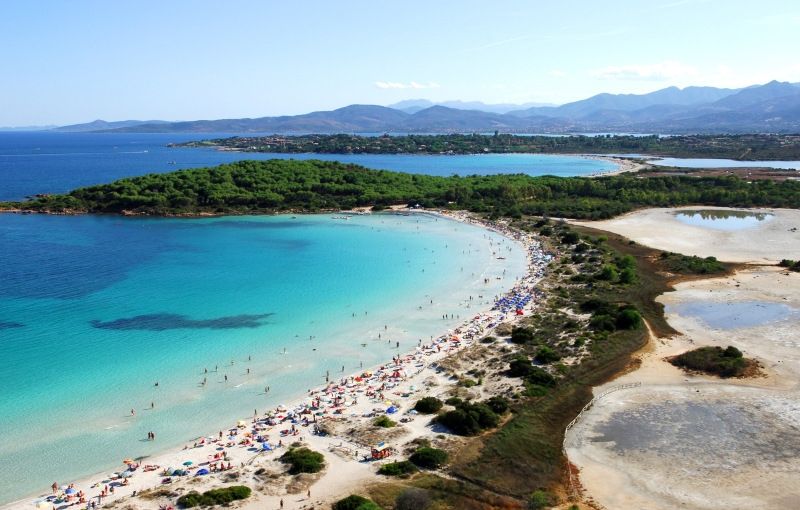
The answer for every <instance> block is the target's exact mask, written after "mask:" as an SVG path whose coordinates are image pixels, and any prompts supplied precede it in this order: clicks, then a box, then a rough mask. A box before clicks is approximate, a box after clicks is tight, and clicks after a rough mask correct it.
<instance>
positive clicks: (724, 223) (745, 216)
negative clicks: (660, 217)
mask: <svg viewBox="0 0 800 510" xmlns="http://www.w3.org/2000/svg"><path fill="white" fill-rule="evenodd" d="M773 216H774V215H772V214H770V213H760V212H752V211H736V210H726V211H723V210H719V209H700V210H696V211H690V210H684V211H679V212H677V213H675V218H676V219H677V220H678V221H680V222H681V223H685V224H687V225H692V226H695V227H705V228H713V229H715V230H726V231H735V230H743V229H746V228H753V227H757V226H759V225H761V224H763V223H764V222H766V221H769V220H771V219H772V218H773Z"/></svg>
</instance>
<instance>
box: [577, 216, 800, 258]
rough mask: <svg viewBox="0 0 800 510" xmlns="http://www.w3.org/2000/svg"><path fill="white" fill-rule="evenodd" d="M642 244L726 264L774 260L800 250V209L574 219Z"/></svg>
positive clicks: (792, 254)
mask: <svg viewBox="0 0 800 510" xmlns="http://www.w3.org/2000/svg"><path fill="white" fill-rule="evenodd" d="M574 223H576V224H578V225H586V226H590V227H593V228H597V229H600V230H607V231H609V232H614V233H617V234H620V235H623V236H625V237H627V238H628V239H632V240H634V241H636V242H637V243H639V244H643V245H645V246H650V247H653V248H658V249H661V250H666V251H674V252H677V253H682V254H684V255H697V256H699V257H708V256H714V257H717V258H718V259H720V260H724V261H726V262H742V263H752V264H763V263H774V262H777V261H780V260H781V259H784V258H788V259H791V258H797V257H798V256H799V255H798V254H800V210H796V209H752V210H750V209H731V208H725V207H698V206H690V207H676V208H656V209H642V210H639V211H634V212H631V213H628V214H625V215H622V216H620V217H618V218H614V219H611V220H604V221H576V222H574Z"/></svg>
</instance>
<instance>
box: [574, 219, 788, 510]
mask: <svg viewBox="0 0 800 510" xmlns="http://www.w3.org/2000/svg"><path fill="white" fill-rule="evenodd" d="M671 212H672V211H671V210H666V209H658V210H648V211H640V212H638V213H633V214H631V215H627V216H626V217H625V218H621V219H618V220H611V221H608V222H595V223H586V224H587V225H590V226H593V227H595V228H605V226H609V227H610V228H608V230H611V231H614V232H618V233H621V234H623V235H629V234H632V237H633V238H634V239H636V240H637V241H639V242H643V243H645V242H646V244H648V245H650V246H652V247H655V248H659V249H670V250H676V251H680V252H684V253H685V249H684V248H681V246H683V243H685V242H686V240H685V239H683V237H684V236H685V235H687V230H686V229H681V227H680V226H675V225H674V224H673V223H671V222H669V221H668V218H669V217H670V214H671ZM773 212H774V213H775V215H776V216H775V219H774V220H772V222H771V223H772V225H770V224H769V223H767V224H766V225H764V226H763V227H760V228H758V229H751V230H749V232H748V235H749V239H750V241H748V240H747V238H746V237H744V236H742V237H739V236H730V237H727V240H726V242H721V239H720V238H721V237H722V235H721V234H718V233H715V232H710V233H709V232H708V230H709V229H700V228H698V227H686V228H687V229H697V230H702V231H703V232H706V235H707V236H708V239H705V240H703V239H702V236H700V235H699V233H693V234H692V235H693V236H694V237H692V240H693V241H694V240H696V241H697V242H698V243H699V250H704V251H703V252H702V253H703V254H704V255H707V256H716V257H718V258H720V259H722V260H729V259H730V258H731V257H730V255H731V254H735V253H737V252H738V251H739V250H742V252H743V253H745V254H746V255H743V256H742V257H741V258H740V259H739V260H743V259H744V260H745V261H746V260H757V261H773V260H774V257H775V253H780V252H779V250H780V249H781V248H782V247H783V248H785V247H791V246H795V244H793V243H796V239H795V237H794V233H793V232H791V231H790V230H789V228H788V227H789V226H790V225H791V224H792V222H793V221H795V219H797V218H799V217H800V216H798V212H797V211H783V210H776V211H773ZM639 218H640V219H641V222H637V221H636V220H637V219H639ZM665 218H667V220H664V219H665ZM657 220H663V221H664V224H663V225H661V226H659V225H658V224H657ZM676 223H677V222H676ZM601 225H604V226H601ZM673 227H674V228H673ZM650 229H653V230H650ZM688 232H691V231H688ZM637 234H638V235H639V237H638V238H637ZM767 238H771V239H773V240H774V242H771V243H766V241H765V240H766V239H767ZM759 240H762V242H759ZM795 253H797V251H795ZM658 300H659V301H660V302H661V303H663V304H664V305H665V307H666V318H667V320H668V322H669V323H670V325H671V326H673V327H674V328H675V329H676V330H678V331H679V332H680V334H678V335H676V336H674V337H671V338H653V337H652V336H651V339H650V342H649V344H648V346H647V347H646V348H645V349H643V350H642V351H641V352H639V353H638V354H637V357H638V359H639V362H640V365H639V367H638V368H637V369H636V370H633V371H631V372H628V373H626V374H624V375H622V376H620V377H619V378H617V379H615V380H613V381H610V382H609V383H607V384H605V385H603V386H600V387H597V388H595V389H594V393H595V395H601V394H603V393H605V392H607V391H608V390H614V389H617V388H620V387H621V386H623V385H628V384H636V385H637V386H634V387H627V388H622V389H619V390H618V391H612V392H611V393H608V394H606V395H605V396H603V397H602V398H600V399H599V400H597V401H596V402H595V403H594V405H593V406H592V407H591V408H590V409H588V410H587V411H586V412H584V413H583V415H582V416H581V418H580V419H579V420H578V421H577V423H576V425H575V426H574V427H573V428H572V429H571V430H570V431H569V432H568V434H567V437H566V441H565V447H566V451H567V453H568V456H569V459H570V461H571V462H572V463H573V464H575V465H576V466H577V467H578V468H579V470H580V482H581V485H582V487H583V488H584V490H585V496H586V497H587V500H589V501H591V502H593V503H595V505H596V506H597V507H598V508H609V509H616V508H648V509H655V510H659V509H664V510H666V509H671V508H677V507H680V508H688V509H698V510H700V509H703V510H710V509H716V508H748V509H751V508H763V509H790V508H796V507H797V504H796V503H797V501H800V489H798V487H797V483H796V482H797V479H798V476H800V446H799V445H800V433H799V432H798V431H800V342H798V338H797V334H796V331H797V328H798V327H800V274H798V273H790V272H788V271H785V270H781V269H779V268H776V267H774V266H771V267H769V266H768V267H765V266H759V265H753V266H749V267H747V268H745V269H742V270H740V271H738V272H737V273H735V274H734V275H731V276H728V277H721V278H719V277H718V278H709V279H703V280H694V281H689V282H682V283H679V284H677V285H675V291H674V292H670V293H667V294H664V295H662V296H660V297H659V299H658ZM727 345H733V346H735V347H737V348H739V349H740V350H742V351H743V352H744V354H745V356H747V357H751V358H754V359H755V360H757V361H758V362H759V363H760V364H761V367H762V372H763V376H761V377H756V378H743V379H719V378H716V377H712V376H708V375H702V374H690V373H686V372H684V371H682V370H680V369H678V368H676V367H674V366H673V365H671V364H669V363H668V362H667V361H666V358H668V357H670V356H674V355H676V354H680V353H682V352H685V351H687V350H690V349H694V348H696V347H699V346H721V347H724V346H727Z"/></svg>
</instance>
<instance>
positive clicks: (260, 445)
mask: <svg viewBox="0 0 800 510" xmlns="http://www.w3.org/2000/svg"><path fill="white" fill-rule="evenodd" d="M447 216H449V217H454V218H455V219H457V220H459V221H463V222H468V223H476V224H479V225H480V226H482V227H484V228H488V229H491V230H494V231H495V232H498V233H500V234H502V235H503V236H505V237H506V238H508V239H512V240H514V241H517V242H519V243H521V244H522V245H523V246H524V247H525V251H526V257H527V271H526V274H525V275H524V276H522V277H521V278H518V279H517V281H516V282H515V284H514V285H513V287H512V288H511V289H510V290H508V291H507V292H506V293H505V294H503V295H502V296H496V297H495V299H494V300H493V305H492V307H491V309H490V310H488V311H484V312H479V313H475V314H471V317H470V318H469V319H468V320H466V321H464V322H463V323H462V324H461V325H460V326H459V327H457V328H455V329H453V330H450V331H448V332H447V333H446V334H444V335H441V336H439V337H432V338H431V340H430V341H429V342H423V341H422V340H420V341H419V342H418V344H417V346H416V348H415V349H414V350H413V351H412V352H409V353H406V354H398V355H396V356H393V357H392V360H391V362H388V363H386V364H383V365H381V366H379V367H377V368H375V369H374V370H362V371H359V372H358V373H356V374H353V375H349V376H343V377H341V378H338V379H337V380H331V378H330V373H329V372H328V374H327V375H326V384H325V385H324V386H323V387H320V388H316V389H309V390H308V392H307V395H306V397H305V398H304V399H303V401H301V402H298V403H297V404H295V405H292V406H284V405H280V406H277V407H276V408H274V409H272V410H270V411H267V412H265V413H262V414H259V413H258V411H257V410H256V411H254V415H253V417H252V419H249V420H239V421H238V422H237V423H236V425H235V426H233V427H231V428H229V429H227V430H220V431H219V432H218V433H217V434H214V435H210V436H206V437H200V438H197V439H196V440H195V441H193V443H191V444H188V445H186V446H185V447H184V448H183V452H184V453H185V454H186V456H187V457H189V460H187V461H185V462H184V463H183V465H181V466H178V467H177V468H173V467H165V468H162V467H161V466H159V465H146V466H140V465H139V463H136V462H133V461H130V459H126V460H128V461H130V462H126V463H125V465H126V469H125V470H123V471H121V472H118V473H114V475H113V476H110V477H108V478H104V479H102V480H99V481H97V482H96V483H94V484H92V485H91V487H90V488H91V489H93V490H94V492H95V495H94V496H93V497H91V498H90V497H88V496H87V494H86V493H85V492H84V491H83V490H77V489H75V487H74V485H69V486H65V487H62V488H60V487H59V486H58V485H57V484H55V483H54V484H53V487H52V488H53V494H52V495H50V496H48V497H47V498H44V499H40V500H39V501H38V502H37V503H36V505H37V508H65V507H69V506H72V505H84V504H85V508H87V509H91V508H96V507H97V506H98V505H101V504H102V503H103V501H104V499H105V500H108V499H109V498H110V497H111V496H114V495H117V496H119V492H121V491H120V490H119V489H121V488H123V487H126V486H128V485H129V479H130V478H132V477H134V476H136V475H137V474H139V473H148V472H153V471H156V472H158V478H157V480H158V482H155V479H154V484H158V483H160V484H163V485H167V484H172V483H174V482H175V481H177V480H179V479H183V478H185V477H195V476H208V475H211V474H212V473H215V472H220V471H226V470H230V469H234V468H235V467H237V466H236V465H234V463H233V462H234V461H233V457H234V455H232V452H234V451H235V450H237V449H241V450H240V454H239V455H236V456H235V457H237V458H238V459H244V458H249V459H250V460H249V461H247V462H251V461H252V460H253V459H255V458H256V456H262V455H270V454H271V453H273V452H275V451H277V450H281V449H283V448H284V440H286V441H287V442H289V443H293V442H296V441H298V440H301V438H302V437H303V436H309V435H324V434H327V433H328V428H327V427H326V426H325V425H324V424H325V422H326V421H327V420H339V419H371V418H373V417H375V416H377V415H385V414H390V415H391V414H395V413H399V412H401V409H403V407H404V401H405V400H406V399H408V398H409V397H411V396H412V394H414V393H418V392H419V388H417V387H415V386H414V385H411V386H408V385H406V387H405V389H404V390H403V391H399V387H400V386H401V383H403V382H404V381H407V380H408V379H409V378H412V377H414V376H415V375H417V374H418V373H420V372H422V371H423V370H425V369H426V368H427V367H429V366H431V365H432V364H434V363H435V362H436V361H438V360H439V359H441V358H442V357H444V356H447V355H449V354H450V353H453V352H455V351H458V350H460V349H462V348H464V347H466V346H469V345H471V344H472V343H473V342H474V341H475V340H476V339H479V338H482V337H483V336H486V335H487V334H489V332H490V331H491V330H492V329H493V328H494V327H496V326H498V325H500V324H502V323H504V322H508V321H509V320H513V319H514V318H515V317H517V316H518V315H521V314H523V313H524V311H525V310H528V311H530V310H531V309H532V308H533V307H535V305H536V302H537V300H538V299H539V298H540V297H541V292H540V291H539V290H538V289H537V288H536V284H537V283H538V282H539V280H541V278H542V277H543V276H544V273H545V269H546V267H547V265H548V264H549V263H550V262H551V261H552V260H553V254H550V253H547V252H546V251H545V250H544V249H543V248H542V245H541V244H540V243H539V242H538V241H537V240H536V239H535V238H534V237H533V236H532V235H530V234H528V233H525V232H520V231H517V230H514V229H511V228H509V227H508V226H506V225H505V224H503V223H494V222H486V221H478V220H475V219H474V218H472V217H471V216H469V215H466V214H458V213H455V214H453V213H451V214H447ZM398 347H399V344H398ZM343 371H344V367H343ZM156 384H157V383H156ZM264 390H265V393H269V390H270V388H269V386H267V387H265V389H264ZM359 402H362V404H365V405H366V406H367V407H365V406H364V405H361V406H359ZM404 411H405V412H406V413H408V415H409V416H411V418H409V419H413V414H414V411H413V410H411V409H405V410H404ZM131 414H132V415H133V414H134V410H131ZM148 439H149V440H154V439H155V433H153V432H150V433H148ZM357 446H358V447H361V448H369V447H370V445H357ZM243 452H246V453H247V455H246V456H243V455H242V454H241V453H243ZM248 456H249V457H248ZM357 457H358V456H355V458H357ZM366 457H367V458H368V456H366ZM244 464H245V462H244V461H242V462H240V463H239V466H238V467H243V466H244ZM115 490H116V491H117V492H116V493H115ZM125 494H129V492H127V491H126V492H125ZM47 505H50V506H47Z"/></svg>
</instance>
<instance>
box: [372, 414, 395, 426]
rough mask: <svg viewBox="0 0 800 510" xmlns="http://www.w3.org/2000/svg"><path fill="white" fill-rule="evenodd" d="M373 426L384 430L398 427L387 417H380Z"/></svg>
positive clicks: (373, 422) (374, 421)
mask: <svg viewBox="0 0 800 510" xmlns="http://www.w3.org/2000/svg"><path fill="white" fill-rule="evenodd" d="M372 424H373V425H375V426H376V427H383V428H385V429H388V428H392V427H396V426H397V422H396V421H393V420H392V419H390V418H389V417H388V416H386V415H383V416H378V417H377V418H375V419H374V420H373V421H372Z"/></svg>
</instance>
